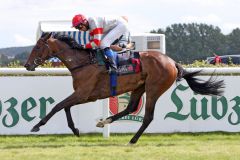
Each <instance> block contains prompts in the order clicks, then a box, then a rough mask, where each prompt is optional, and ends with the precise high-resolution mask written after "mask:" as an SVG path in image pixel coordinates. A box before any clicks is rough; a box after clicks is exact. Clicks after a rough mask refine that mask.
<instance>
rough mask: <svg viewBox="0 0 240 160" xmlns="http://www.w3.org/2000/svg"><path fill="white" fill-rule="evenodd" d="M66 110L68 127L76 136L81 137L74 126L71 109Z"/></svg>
mask: <svg viewBox="0 0 240 160" xmlns="http://www.w3.org/2000/svg"><path fill="white" fill-rule="evenodd" d="M64 110H65V113H66V117H67V121H68V127H69V128H70V129H71V130H72V131H73V133H74V135H76V136H79V130H78V129H77V128H75V126H74V122H73V119H72V115H71V110H70V107H68V108H64Z"/></svg>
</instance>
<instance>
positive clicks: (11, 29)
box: [0, 0, 240, 48]
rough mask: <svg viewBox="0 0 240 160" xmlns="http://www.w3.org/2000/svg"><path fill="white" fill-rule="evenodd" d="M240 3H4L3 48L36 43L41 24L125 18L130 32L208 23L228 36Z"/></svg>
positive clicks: (0, 16)
mask: <svg viewBox="0 0 240 160" xmlns="http://www.w3.org/2000/svg"><path fill="white" fill-rule="evenodd" d="M239 11H240V0H1V2H0V48H7V47H18V46H29V45H34V44H35V43H36V31H37V27H38V22H39V21H44V20H71V19H72V17H73V16H74V15H76V14H79V13H81V14H85V15H86V16H104V15H120V16H121V15H126V16H128V19H129V27H130V31H131V32H133V33H139V32H149V31H151V30H153V29H158V28H163V29H165V28H166V27H167V26H170V25H172V24H174V23H206V24H211V25H214V26H218V27H220V29H221V31H222V33H224V34H229V33H230V32H231V31H232V29H235V28H237V27H239V28H240V17H239Z"/></svg>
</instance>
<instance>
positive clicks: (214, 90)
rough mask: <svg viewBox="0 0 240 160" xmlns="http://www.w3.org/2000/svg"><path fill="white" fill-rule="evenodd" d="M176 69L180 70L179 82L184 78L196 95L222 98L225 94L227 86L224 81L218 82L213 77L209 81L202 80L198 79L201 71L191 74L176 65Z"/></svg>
mask: <svg viewBox="0 0 240 160" xmlns="http://www.w3.org/2000/svg"><path fill="white" fill-rule="evenodd" d="M176 68H177V70H178V75H177V81H180V80H181V79H182V78H184V79H185V80H186V81H187V83H188V85H189V87H190V88H191V89H192V90H193V91H194V92H196V93H198V94H202V95H216V96H221V95H222V94H223V92H224V90H223V89H224V88H225V84H224V82H223V80H217V79H216V77H215V78H214V76H213V75H211V77H210V78H209V79H208V80H206V81H205V80H201V79H199V78H196V76H198V75H199V74H201V70H199V71H194V72H189V71H187V70H185V69H184V68H183V67H182V66H181V65H180V64H178V63H176Z"/></svg>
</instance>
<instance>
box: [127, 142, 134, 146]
mask: <svg viewBox="0 0 240 160" xmlns="http://www.w3.org/2000/svg"><path fill="white" fill-rule="evenodd" d="M134 144H136V143H131V142H129V143H128V144H126V146H133V145H134Z"/></svg>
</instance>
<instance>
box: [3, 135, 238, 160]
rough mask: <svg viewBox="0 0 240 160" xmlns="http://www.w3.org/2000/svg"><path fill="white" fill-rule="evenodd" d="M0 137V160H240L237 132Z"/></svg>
mask: <svg viewBox="0 0 240 160" xmlns="http://www.w3.org/2000/svg"><path fill="white" fill-rule="evenodd" d="M132 136H133V134H112V135H111V137H110V138H109V139H104V138H102V135H101V134H83V135H81V136H80V137H74V136H72V135H50V136H0V160H10V159H11V160H48V159H49V160H108V159H109V160H127V159H130V160H155V159H156V160H239V159H240V133H232V134H230V133H221V132H218V133H200V134H144V135H143V136H142V137H141V138H140V140H139V142H138V143H137V144H136V145H133V146H127V145H126V144H127V143H128V141H129V140H130V139H131V137H132Z"/></svg>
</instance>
